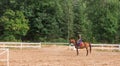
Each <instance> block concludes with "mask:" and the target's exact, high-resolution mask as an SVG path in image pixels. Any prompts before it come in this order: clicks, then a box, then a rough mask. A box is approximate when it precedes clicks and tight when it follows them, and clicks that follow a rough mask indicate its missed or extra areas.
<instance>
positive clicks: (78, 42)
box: [77, 34, 82, 46]
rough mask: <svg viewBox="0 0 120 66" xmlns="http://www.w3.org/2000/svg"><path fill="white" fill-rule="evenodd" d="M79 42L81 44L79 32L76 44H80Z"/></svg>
mask: <svg viewBox="0 0 120 66" xmlns="http://www.w3.org/2000/svg"><path fill="white" fill-rule="evenodd" d="M81 44H82V38H81V35H80V34H79V35H78V40H77V45H78V46H81Z"/></svg>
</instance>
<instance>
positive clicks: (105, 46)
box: [42, 42, 120, 50]
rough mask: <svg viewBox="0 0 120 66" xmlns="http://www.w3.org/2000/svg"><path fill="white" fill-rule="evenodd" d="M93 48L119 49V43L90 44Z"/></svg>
mask: <svg viewBox="0 0 120 66" xmlns="http://www.w3.org/2000/svg"><path fill="white" fill-rule="evenodd" d="M42 44H56V45H60V44H61V45H69V43H58V42H54V43H53V42H43V43H42ZM92 47H93V49H102V50H104V49H108V50H110V49H111V50H120V44H92Z"/></svg>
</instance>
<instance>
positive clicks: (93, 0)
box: [0, 0, 120, 43]
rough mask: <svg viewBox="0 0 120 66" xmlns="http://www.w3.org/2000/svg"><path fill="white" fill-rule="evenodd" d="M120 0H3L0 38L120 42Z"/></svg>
mask: <svg viewBox="0 0 120 66" xmlns="http://www.w3.org/2000/svg"><path fill="white" fill-rule="evenodd" d="M119 5H120V1H119V0H0V41H21V40H24V41H32V42H33V41H35V42H39V41H51V42H56V41H58V42H67V41H68V38H70V37H75V38H77V36H78V34H79V33H80V34H81V35H82V39H83V40H85V41H90V42H93V43H119V42H120V34H119V33H120V18H119V17H120V6H119Z"/></svg>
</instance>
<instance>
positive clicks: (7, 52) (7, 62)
mask: <svg viewBox="0 0 120 66" xmlns="http://www.w3.org/2000/svg"><path fill="white" fill-rule="evenodd" d="M9 55H10V54H9V49H7V66H9Z"/></svg>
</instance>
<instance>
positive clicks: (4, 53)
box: [0, 48, 9, 66]
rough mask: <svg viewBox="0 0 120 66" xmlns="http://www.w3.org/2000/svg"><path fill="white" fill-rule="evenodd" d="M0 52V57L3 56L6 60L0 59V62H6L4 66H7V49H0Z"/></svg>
mask: <svg viewBox="0 0 120 66" xmlns="http://www.w3.org/2000/svg"><path fill="white" fill-rule="evenodd" d="M0 51H1V52H0V56H5V55H6V59H5V58H4V59H3V58H2V59H0V62H6V66H9V49H7V48H1V49H0Z"/></svg>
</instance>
